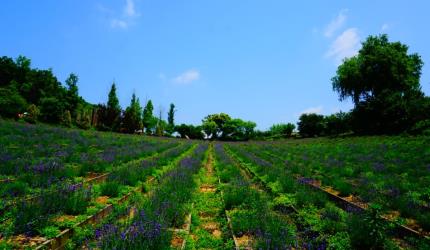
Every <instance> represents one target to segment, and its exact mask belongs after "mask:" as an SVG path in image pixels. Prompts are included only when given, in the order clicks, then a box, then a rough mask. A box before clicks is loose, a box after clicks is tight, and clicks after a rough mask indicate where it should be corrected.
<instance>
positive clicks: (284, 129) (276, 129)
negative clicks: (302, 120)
mask: <svg viewBox="0 0 430 250" xmlns="http://www.w3.org/2000/svg"><path fill="white" fill-rule="evenodd" d="M295 128H296V126H295V125H294V124H292V123H287V124H283V123H280V124H274V125H272V126H271V127H270V128H269V131H267V132H268V135H269V136H271V137H283V138H287V137H291V134H292V133H293V131H294V129H295Z"/></svg>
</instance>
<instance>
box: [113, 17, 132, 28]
mask: <svg viewBox="0 0 430 250" xmlns="http://www.w3.org/2000/svg"><path fill="white" fill-rule="evenodd" d="M110 26H111V27H112V28H120V29H127V27H128V22H127V21H125V20H121V19H116V18H114V19H112V20H111V22H110Z"/></svg>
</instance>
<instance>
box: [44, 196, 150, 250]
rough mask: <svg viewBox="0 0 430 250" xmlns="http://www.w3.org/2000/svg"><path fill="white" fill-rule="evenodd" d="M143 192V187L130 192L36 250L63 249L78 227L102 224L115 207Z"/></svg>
mask: <svg viewBox="0 0 430 250" xmlns="http://www.w3.org/2000/svg"><path fill="white" fill-rule="evenodd" d="M140 191H142V187H137V188H135V189H134V190H132V191H130V192H129V193H128V194H126V195H124V196H123V197H121V198H120V199H119V200H118V201H117V203H116V204H109V205H107V206H106V207H104V208H102V209H101V210H99V211H98V212H97V213H96V214H94V215H91V216H88V217H87V219H86V220H84V221H82V222H80V223H78V224H76V225H75V226H73V227H72V228H68V229H65V230H64V231H62V232H61V233H60V234H59V235H57V236H56V237H55V238H52V239H49V240H47V241H45V242H44V243H42V244H41V245H39V246H38V247H36V250H40V249H62V248H63V247H64V246H65V244H66V243H67V240H68V239H70V238H71V237H73V234H74V233H75V232H74V231H75V229H74V228H77V227H84V226H86V225H89V224H95V223H98V222H100V221H101V220H102V219H104V218H105V217H106V216H108V215H109V214H110V213H111V212H112V211H113V208H114V206H116V205H120V204H122V203H124V202H125V201H127V200H128V199H129V198H130V197H131V195H132V194H133V193H135V192H140Z"/></svg>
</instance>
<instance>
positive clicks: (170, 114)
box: [166, 103, 176, 134]
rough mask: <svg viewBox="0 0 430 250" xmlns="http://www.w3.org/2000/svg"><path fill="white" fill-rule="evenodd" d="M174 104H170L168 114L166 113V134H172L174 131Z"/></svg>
mask: <svg viewBox="0 0 430 250" xmlns="http://www.w3.org/2000/svg"><path fill="white" fill-rule="evenodd" d="M175 112H176V110H175V104H173V103H171V104H170V108H169V112H168V113H167V123H168V124H167V129H166V131H167V132H168V133H170V134H171V133H173V130H174V129H175Z"/></svg>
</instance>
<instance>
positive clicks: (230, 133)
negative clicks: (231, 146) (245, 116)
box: [221, 118, 257, 141]
mask: <svg viewBox="0 0 430 250" xmlns="http://www.w3.org/2000/svg"><path fill="white" fill-rule="evenodd" d="M256 126H257V124H255V122H251V121H243V120H241V119H238V118H236V119H230V120H227V121H226V122H225V123H224V125H223V129H222V137H221V139H223V140H233V141H245V140H249V139H251V138H252V137H253V136H254V129H255V127H256Z"/></svg>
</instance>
